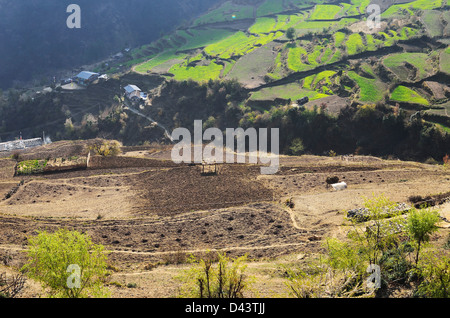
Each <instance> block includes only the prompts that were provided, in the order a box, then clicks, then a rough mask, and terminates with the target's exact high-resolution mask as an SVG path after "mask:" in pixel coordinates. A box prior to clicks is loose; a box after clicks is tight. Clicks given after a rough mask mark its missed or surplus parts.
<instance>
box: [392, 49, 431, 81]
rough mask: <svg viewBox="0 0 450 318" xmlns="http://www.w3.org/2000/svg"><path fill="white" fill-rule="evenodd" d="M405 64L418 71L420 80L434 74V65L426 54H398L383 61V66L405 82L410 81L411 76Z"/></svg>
mask: <svg viewBox="0 0 450 318" xmlns="http://www.w3.org/2000/svg"><path fill="white" fill-rule="evenodd" d="M405 63H409V64H411V65H413V66H414V67H415V68H416V69H417V71H418V73H417V77H418V78H419V79H422V78H425V77H427V76H428V75H429V74H430V73H432V72H433V65H432V64H431V61H430V58H429V56H428V55H427V54H425V53H398V54H391V55H389V56H387V57H386V58H384V59H383V64H384V65H385V66H386V67H387V68H389V69H390V70H391V71H392V72H394V73H395V74H396V75H397V76H398V77H399V78H400V79H401V80H403V81H406V80H408V76H409V71H408V69H407V68H406V67H405Z"/></svg>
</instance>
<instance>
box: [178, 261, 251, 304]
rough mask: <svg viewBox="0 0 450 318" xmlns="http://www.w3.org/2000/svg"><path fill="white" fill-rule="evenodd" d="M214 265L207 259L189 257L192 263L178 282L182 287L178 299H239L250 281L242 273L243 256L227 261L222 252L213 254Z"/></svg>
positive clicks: (243, 269)
mask: <svg viewBox="0 0 450 318" xmlns="http://www.w3.org/2000/svg"><path fill="white" fill-rule="evenodd" d="M217 258H218V260H217V263H216V264H214V260H213V258H211V257H205V258H203V259H197V258H195V257H194V256H191V257H190V261H191V262H192V263H193V264H194V266H193V267H191V268H190V269H189V270H187V271H186V272H185V274H184V275H183V276H181V277H179V279H180V280H181V281H183V283H184V286H183V288H182V290H181V293H180V296H181V297H189V298H243V297H244V292H245V291H246V290H247V289H248V288H249V286H250V284H251V281H250V278H249V277H248V276H247V275H246V274H245V271H246V269H247V265H245V262H246V260H247V256H246V255H245V256H242V257H239V258H236V259H233V260H231V259H230V258H228V257H227V256H226V254H225V253H223V254H222V253H217Z"/></svg>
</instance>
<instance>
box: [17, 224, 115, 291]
mask: <svg viewBox="0 0 450 318" xmlns="http://www.w3.org/2000/svg"><path fill="white" fill-rule="evenodd" d="M28 242H29V249H28V258H29V259H28V262H27V263H26V264H25V265H24V266H23V268H22V269H21V271H22V272H24V273H26V274H27V275H28V276H30V277H31V278H34V279H36V280H38V281H40V282H41V283H42V285H43V287H44V288H46V287H49V288H50V297H57V298H86V297H106V296H108V293H107V291H106V290H104V288H103V283H104V280H105V278H106V276H107V275H108V272H107V270H106V268H107V264H106V260H107V256H106V254H105V252H104V247H103V246H101V245H95V244H93V243H92V241H91V239H90V237H88V236H87V235H85V234H81V233H79V232H76V231H69V230H66V229H61V230H59V231H57V232H55V233H53V234H50V233H47V232H40V233H39V234H38V235H37V236H35V237H30V238H29V239H28ZM72 269H74V270H75V273H73V271H72ZM78 269H79V272H78V273H77V270H78Z"/></svg>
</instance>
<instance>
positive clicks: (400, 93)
mask: <svg viewBox="0 0 450 318" xmlns="http://www.w3.org/2000/svg"><path fill="white" fill-rule="evenodd" d="M391 100H392V101H395V102H405V103H412V104H420V105H425V106H428V105H429V104H430V103H429V102H428V100H426V99H425V98H423V97H422V96H420V95H419V94H418V93H417V92H415V91H413V90H412V89H410V88H408V87H406V86H402V85H400V86H398V87H397V88H396V89H395V90H394V91H393V92H392V94H391Z"/></svg>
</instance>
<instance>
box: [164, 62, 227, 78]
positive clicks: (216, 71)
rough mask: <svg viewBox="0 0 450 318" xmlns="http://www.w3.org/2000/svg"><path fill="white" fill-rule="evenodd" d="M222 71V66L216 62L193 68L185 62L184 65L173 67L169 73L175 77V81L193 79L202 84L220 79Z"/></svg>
mask: <svg viewBox="0 0 450 318" xmlns="http://www.w3.org/2000/svg"><path fill="white" fill-rule="evenodd" d="M222 69H223V66H222V65H218V64H216V63H214V62H211V63H209V65H199V66H193V67H191V66H187V63H186V62H183V63H182V64H177V65H174V66H172V68H171V69H170V70H169V72H170V73H172V74H173V75H174V79H176V80H179V81H183V80H187V79H192V80H194V81H198V82H201V81H208V80H210V79H217V78H219V76H220V74H221V72H222Z"/></svg>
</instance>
